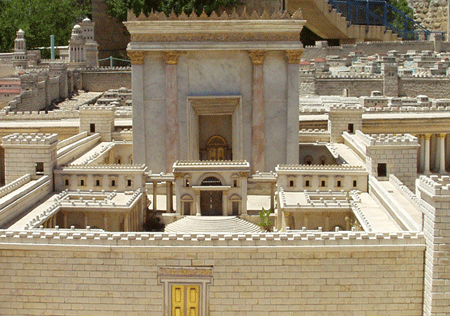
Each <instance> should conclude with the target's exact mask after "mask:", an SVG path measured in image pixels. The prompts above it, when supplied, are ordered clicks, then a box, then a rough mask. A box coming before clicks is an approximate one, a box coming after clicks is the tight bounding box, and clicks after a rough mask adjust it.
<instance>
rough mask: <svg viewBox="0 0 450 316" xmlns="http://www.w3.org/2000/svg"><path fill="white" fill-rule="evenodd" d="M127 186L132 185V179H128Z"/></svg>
mask: <svg viewBox="0 0 450 316" xmlns="http://www.w3.org/2000/svg"><path fill="white" fill-rule="evenodd" d="M127 186H129V187H131V180H130V179H128V180H127Z"/></svg>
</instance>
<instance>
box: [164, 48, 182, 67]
mask: <svg viewBox="0 0 450 316" xmlns="http://www.w3.org/2000/svg"><path fill="white" fill-rule="evenodd" d="M181 54H182V53H181V52H179V51H168V52H164V60H165V62H166V65H176V64H178V57H179V56H180V55H181Z"/></svg>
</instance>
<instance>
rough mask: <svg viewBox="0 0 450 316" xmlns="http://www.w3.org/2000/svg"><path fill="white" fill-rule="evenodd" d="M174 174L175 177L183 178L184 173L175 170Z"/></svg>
mask: <svg viewBox="0 0 450 316" xmlns="http://www.w3.org/2000/svg"><path fill="white" fill-rule="evenodd" d="M173 176H174V177H175V179H182V178H183V173H182V172H174V173H173Z"/></svg>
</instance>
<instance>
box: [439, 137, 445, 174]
mask: <svg viewBox="0 0 450 316" xmlns="http://www.w3.org/2000/svg"><path fill="white" fill-rule="evenodd" d="M446 136H447V134H438V137H439V158H440V159H439V173H445V137H446Z"/></svg>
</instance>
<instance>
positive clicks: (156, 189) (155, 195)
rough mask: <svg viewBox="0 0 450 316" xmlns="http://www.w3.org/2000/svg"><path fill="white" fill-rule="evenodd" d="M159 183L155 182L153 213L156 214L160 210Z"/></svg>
mask: <svg viewBox="0 0 450 316" xmlns="http://www.w3.org/2000/svg"><path fill="white" fill-rule="evenodd" d="M157 191H158V181H153V212H156V211H157V210H158V203H157V202H158V196H157Z"/></svg>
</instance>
